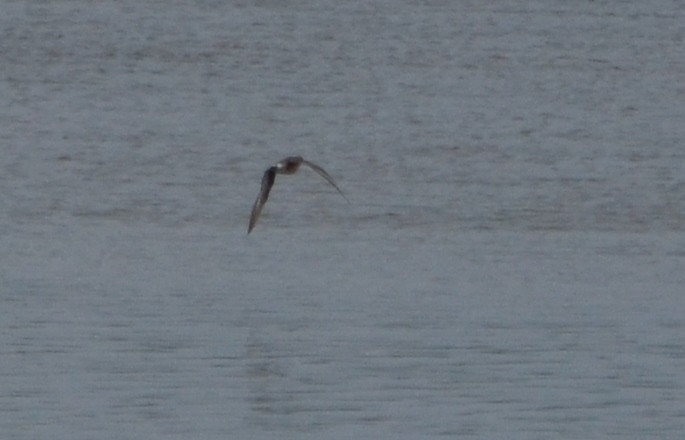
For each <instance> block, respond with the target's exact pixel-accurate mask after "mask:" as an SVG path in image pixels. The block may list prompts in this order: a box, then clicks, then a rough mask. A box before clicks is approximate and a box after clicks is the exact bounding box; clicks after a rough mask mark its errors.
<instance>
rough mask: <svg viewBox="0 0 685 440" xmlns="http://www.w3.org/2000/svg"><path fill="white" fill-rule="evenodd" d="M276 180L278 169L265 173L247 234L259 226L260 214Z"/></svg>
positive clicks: (274, 168)
mask: <svg viewBox="0 0 685 440" xmlns="http://www.w3.org/2000/svg"><path fill="white" fill-rule="evenodd" d="M275 180H276V167H271V168H269V169H268V170H266V171H264V177H262V189H261V190H259V195H258V196H257V200H255V202H254V206H253V207H252V214H250V224H249V225H248V227H247V233H248V234H249V233H250V232H252V229H253V228H254V227H255V225H256V224H257V220H258V219H259V214H260V213H261V212H262V208H263V207H264V204H265V203H266V201H267V199H268V198H269V192H270V191H271V187H272V186H274V181H275Z"/></svg>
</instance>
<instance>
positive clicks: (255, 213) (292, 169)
mask: <svg viewBox="0 0 685 440" xmlns="http://www.w3.org/2000/svg"><path fill="white" fill-rule="evenodd" d="M302 164H304V165H307V166H308V167H309V168H311V169H312V170H314V171H315V172H316V173H317V174H319V175H320V176H321V177H323V178H324V179H326V181H327V182H328V183H330V184H331V185H332V186H333V187H334V188H335V189H336V190H338V192H339V193H340V195H341V196H343V197H344V198H345V200H347V197H345V194H343V192H342V191H341V190H340V188H338V185H336V184H335V182H334V181H333V178H332V177H331V176H330V175H329V174H328V173H327V172H326V171H325V170H324V169H323V168H321V167H320V166H318V165H316V164H314V163H312V162H309V161H307V160H304V159H303V158H302V157H301V156H289V157H286V158H285V159H283V160H281V161H280V162H278V163H277V164H276V165H274V166H271V167H269V168H268V169H267V170H266V171H264V176H263V177H262V187H261V189H260V191H259V195H258V196H257V200H255V202H254V206H253V207H252V214H251V215H250V223H249V225H248V227H247V233H248V234H249V233H250V232H252V229H254V227H255V225H256V224H257V220H258V219H259V214H260V213H261V212H262V208H263V207H264V204H265V203H266V201H267V200H268V198H269V192H270V191H271V187H272V186H274V181H275V180H276V174H295V173H296V172H297V171H298V170H299V169H300V166H302ZM348 202H349V200H348Z"/></svg>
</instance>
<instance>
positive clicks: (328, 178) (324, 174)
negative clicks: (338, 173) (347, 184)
mask: <svg viewBox="0 0 685 440" xmlns="http://www.w3.org/2000/svg"><path fill="white" fill-rule="evenodd" d="M302 163H303V164H305V165H307V166H308V167H309V168H311V169H312V170H314V171H316V173H317V174H318V175H319V176H321V177H323V178H324V179H326V181H327V182H328V183H330V184H331V185H333V187H334V188H335V189H337V190H338V192H339V193H340V195H341V196H343V198H344V199H345V200H347V203H350V201H349V199H348V198H347V197H345V194H344V193H343V192H342V190H341V189H340V188H338V185H336V184H335V182H334V181H333V178H332V177H331V176H330V174H328V173H327V172H326V171H325V170H324V169H323V168H321V167H320V166H318V165H317V164H315V163H312V162H309V161H308V160H304V159H302Z"/></svg>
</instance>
